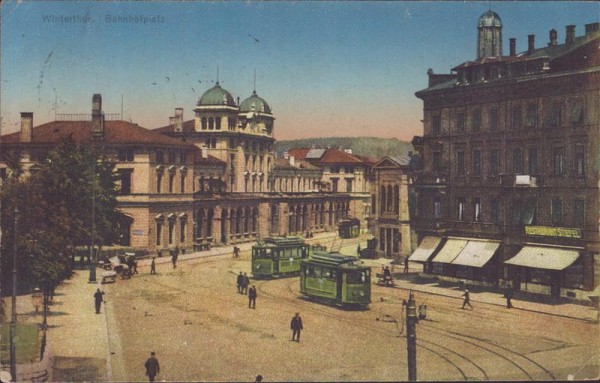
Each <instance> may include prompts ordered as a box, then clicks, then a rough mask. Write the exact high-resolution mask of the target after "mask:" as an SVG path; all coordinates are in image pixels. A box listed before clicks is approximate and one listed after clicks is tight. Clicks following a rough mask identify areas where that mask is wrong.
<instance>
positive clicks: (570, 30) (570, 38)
mask: <svg viewBox="0 0 600 383" xmlns="http://www.w3.org/2000/svg"><path fill="white" fill-rule="evenodd" d="M566 30H567V36H566V38H565V44H571V43H572V42H573V39H574V38H575V25H567V26H566Z"/></svg>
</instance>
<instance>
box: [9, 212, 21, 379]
mask: <svg viewBox="0 0 600 383" xmlns="http://www.w3.org/2000/svg"><path fill="white" fill-rule="evenodd" d="M18 214H19V210H18V209H17V208H16V207H15V216H14V227H13V259H12V307H11V310H12V311H11V319H10V374H11V375H12V379H13V382H16V381H17V349H16V344H15V338H16V335H17V334H16V330H17V238H18V236H17V224H18Z"/></svg>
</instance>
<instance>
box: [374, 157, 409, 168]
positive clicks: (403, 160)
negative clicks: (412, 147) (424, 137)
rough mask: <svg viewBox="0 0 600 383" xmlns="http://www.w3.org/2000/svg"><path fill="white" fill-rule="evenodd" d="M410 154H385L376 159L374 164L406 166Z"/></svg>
mask: <svg viewBox="0 0 600 383" xmlns="http://www.w3.org/2000/svg"><path fill="white" fill-rule="evenodd" d="M410 161H411V156H409V155H408V154H401V155H398V156H385V157H383V158H382V159H380V160H379V161H377V162H376V163H375V164H374V166H376V167H377V166H382V165H383V166H385V165H387V164H390V163H391V164H392V165H395V166H408V165H410Z"/></svg>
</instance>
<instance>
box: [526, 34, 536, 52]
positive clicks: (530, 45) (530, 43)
mask: <svg viewBox="0 0 600 383" xmlns="http://www.w3.org/2000/svg"><path fill="white" fill-rule="evenodd" d="M534 50H535V35H527V53H529V54H531V53H533V51H534Z"/></svg>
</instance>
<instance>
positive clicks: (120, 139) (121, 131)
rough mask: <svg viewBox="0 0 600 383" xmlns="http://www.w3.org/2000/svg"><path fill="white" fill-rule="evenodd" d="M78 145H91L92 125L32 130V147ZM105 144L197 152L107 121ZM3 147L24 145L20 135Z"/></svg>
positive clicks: (156, 134)
mask: <svg viewBox="0 0 600 383" xmlns="http://www.w3.org/2000/svg"><path fill="white" fill-rule="evenodd" d="M69 136H70V137H71V138H72V139H73V140H74V141H75V142H77V143H90V142H91V138H92V122H91V121H52V122H48V123H45V124H42V125H38V126H36V127H34V128H33V137H32V141H31V143H32V144H38V145H43V144H57V143H59V142H60V141H62V140H63V139H65V138H67V137H69ZM102 142H103V143H104V144H112V145H158V146H175V147H180V148H187V149H197V148H196V146H194V145H193V144H190V143H186V142H182V141H179V140H176V139H174V138H170V137H167V136H165V135H163V134H160V133H159V132H156V131H153V130H148V129H146V128H143V127H141V126H139V125H137V124H134V123H131V122H127V121H104V139H103V141H102ZM2 143H3V144H18V143H21V133H20V132H16V133H11V134H7V135H5V136H2Z"/></svg>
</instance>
